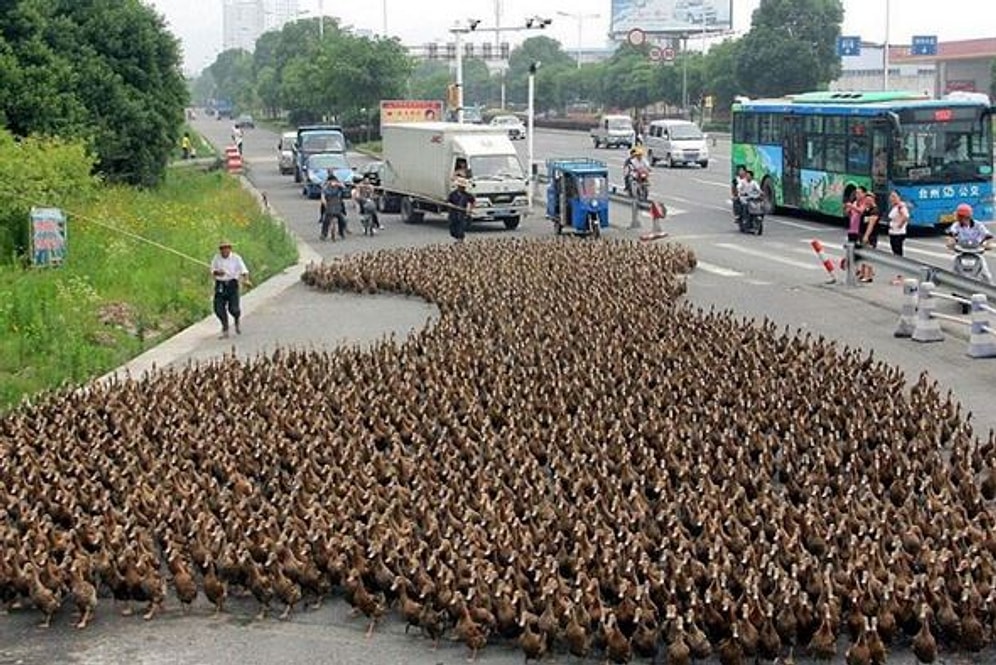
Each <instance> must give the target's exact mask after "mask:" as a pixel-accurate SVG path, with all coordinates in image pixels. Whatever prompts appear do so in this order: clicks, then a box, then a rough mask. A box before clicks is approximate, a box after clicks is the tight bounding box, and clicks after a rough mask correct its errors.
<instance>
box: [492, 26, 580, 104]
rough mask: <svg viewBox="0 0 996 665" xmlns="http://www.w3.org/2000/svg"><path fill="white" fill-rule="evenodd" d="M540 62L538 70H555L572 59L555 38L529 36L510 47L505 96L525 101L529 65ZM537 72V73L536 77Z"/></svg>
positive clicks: (570, 62)
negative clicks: (512, 47) (520, 42)
mask: <svg viewBox="0 0 996 665" xmlns="http://www.w3.org/2000/svg"><path fill="white" fill-rule="evenodd" d="M534 62H539V63H541V66H540V72H542V71H543V70H544V69H546V70H556V69H558V65H571V64H572V63H574V62H575V61H574V59H573V58H572V57H571V56H570V55H568V54H567V53H566V52H565V51H564V48H563V46H562V45H561V44H560V42H558V41H557V40H556V39H552V38H550V37H547V36H546V35H540V36H538V37H530V38H529V39H527V40H525V41H524V42H522V44H520V45H519V46H517V47H516V48H514V49H512V52H511V53H510V54H509V56H508V71H507V72H506V73H505V89H506V96H507V98H508V100H509V101H514V102H518V103H521V104H523V105H524V104H525V103H526V93H527V91H526V87H527V80H528V78H529V65H531V64H532V63H534ZM538 76H539V74H537V77H538Z"/></svg>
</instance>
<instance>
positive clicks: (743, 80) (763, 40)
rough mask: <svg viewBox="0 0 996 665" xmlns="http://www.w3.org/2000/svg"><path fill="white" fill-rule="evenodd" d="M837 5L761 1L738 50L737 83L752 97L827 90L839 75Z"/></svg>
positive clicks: (828, 0)
mask: <svg viewBox="0 0 996 665" xmlns="http://www.w3.org/2000/svg"><path fill="white" fill-rule="evenodd" d="M843 20H844V8H843V5H842V4H841V2H840V0H761V4H760V5H759V6H758V8H757V9H756V10H754V14H753V16H752V17H751V29H750V32H748V33H747V34H746V35H745V36H744V37H743V41H742V43H741V45H740V49H739V50H740V52H739V54H738V57H737V61H736V69H735V73H736V78H737V81H738V82H739V83H740V85H741V86H742V87H743V88H744V91H745V92H746V93H747V94H748V95H751V96H779V95H784V94H788V93H793V92H802V91H805V90H815V89H821V88H825V87H826V86H827V85H828V84H829V83H830V81H832V80H834V79H835V78H837V77H838V76H839V75H840V71H841V69H840V58H839V57H837V53H836V48H837V47H836V44H837V37H839V36H840V25H841V22H842V21H843Z"/></svg>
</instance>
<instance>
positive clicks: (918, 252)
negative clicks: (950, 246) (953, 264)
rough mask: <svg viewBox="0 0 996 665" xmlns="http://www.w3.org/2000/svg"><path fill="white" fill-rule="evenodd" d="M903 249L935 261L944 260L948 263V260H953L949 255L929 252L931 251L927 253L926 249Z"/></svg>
mask: <svg viewBox="0 0 996 665" xmlns="http://www.w3.org/2000/svg"><path fill="white" fill-rule="evenodd" d="M905 249H906V251H907V252H909V253H911V254H922V255H924V256H932V257H934V258H935V259H946V260H948V261H950V260H952V259H953V258H954V254H951V253H943V252H931V251H928V250H926V249H919V248H917V247H910V246H909V245H907V246H906V247H905Z"/></svg>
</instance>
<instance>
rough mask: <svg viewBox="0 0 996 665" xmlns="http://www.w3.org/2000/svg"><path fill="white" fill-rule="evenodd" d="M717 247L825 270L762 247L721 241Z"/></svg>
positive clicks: (797, 265) (807, 267) (789, 264)
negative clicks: (751, 247) (783, 256)
mask: <svg viewBox="0 0 996 665" xmlns="http://www.w3.org/2000/svg"><path fill="white" fill-rule="evenodd" d="M715 246H716V247H721V248H723V249H729V250H731V251H734V252H740V253H741V254H747V255H748V256H756V257H759V258H762V259H766V260H768V261H776V262H778V263H784V264H785V265H787V266H792V267H793V268H801V269H803V270H823V266H821V265H819V264H818V263H817V264H816V265H813V264H812V263H803V262H802V261H793V260H792V259H786V258H782V257H780V256H778V255H776V254H772V253H771V252H770V251H763V250H760V249H750V248H747V247H742V246H740V245H733V244H731V243H725V242H720V243H716V245H715Z"/></svg>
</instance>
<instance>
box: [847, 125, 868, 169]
mask: <svg viewBox="0 0 996 665" xmlns="http://www.w3.org/2000/svg"><path fill="white" fill-rule="evenodd" d="M870 148H871V141H870V140H869V139H868V136H867V135H861V136H855V135H853V134H852V135H851V136H850V138H848V139H847V172H848V173H854V174H855V175H857V174H865V173H868V167H869V153H870V152H871V150H870Z"/></svg>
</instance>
